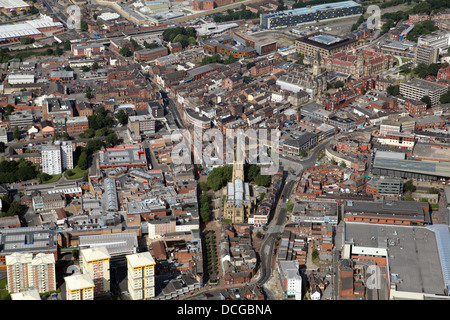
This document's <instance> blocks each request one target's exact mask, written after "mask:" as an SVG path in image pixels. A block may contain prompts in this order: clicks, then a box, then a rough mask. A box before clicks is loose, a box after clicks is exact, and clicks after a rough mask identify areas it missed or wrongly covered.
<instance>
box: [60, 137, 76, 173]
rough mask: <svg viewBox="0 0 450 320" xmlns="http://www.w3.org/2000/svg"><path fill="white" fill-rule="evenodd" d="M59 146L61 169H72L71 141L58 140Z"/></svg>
mask: <svg viewBox="0 0 450 320" xmlns="http://www.w3.org/2000/svg"><path fill="white" fill-rule="evenodd" d="M58 144H59V145H60V147H61V160H62V169H63V170H67V169H73V145H72V141H58Z"/></svg>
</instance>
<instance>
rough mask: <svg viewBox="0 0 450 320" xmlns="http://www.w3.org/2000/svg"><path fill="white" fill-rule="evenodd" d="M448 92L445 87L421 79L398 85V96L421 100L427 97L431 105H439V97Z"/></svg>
mask: <svg viewBox="0 0 450 320" xmlns="http://www.w3.org/2000/svg"><path fill="white" fill-rule="evenodd" d="M447 91H448V87H447V86H446V85H442V84H438V83H435V82H430V81H426V80H423V79H418V78H413V79H411V80H408V81H405V82H402V83H400V94H401V95H402V96H404V97H405V98H408V99H413V100H421V99H422V98H423V97H425V96H428V97H430V99H431V105H435V104H437V103H439V98H440V97H441V95H443V94H444V93H446V92H447Z"/></svg>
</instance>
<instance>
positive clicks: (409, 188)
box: [405, 180, 416, 192]
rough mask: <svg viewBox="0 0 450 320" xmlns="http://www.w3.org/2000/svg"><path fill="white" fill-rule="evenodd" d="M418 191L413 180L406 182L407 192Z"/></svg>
mask: <svg viewBox="0 0 450 320" xmlns="http://www.w3.org/2000/svg"><path fill="white" fill-rule="evenodd" d="M414 191H416V187H415V186H414V183H413V181H412V180H408V181H406V182H405V192H414Z"/></svg>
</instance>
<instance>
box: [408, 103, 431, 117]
mask: <svg viewBox="0 0 450 320" xmlns="http://www.w3.org/2000/svg"><path fill="white" fill-rule="evenodd" d="M405 108H406V110H408V112H409V113H410V114H411V115H412V116H417V115H422V114H424V113H425V112H426V111H427V104H426V103H425V102H422V101H418V100H412V99H408V100H407V101H406V102H405Z"/></svg>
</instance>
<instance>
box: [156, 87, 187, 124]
mask: <svg viewBox="0 0 450 320" xmlns="http://www.w3.org/2000/svg"><path fill="white" fill-rule="evenodd" d="M160 93H161V95H162V97H163V100H164V104H165V106H166V108H167V109H168V110H169V111H170V113H171V114H172V115H173V117H174V119H175V122H176V123H177V126H178V128H180V129H186V127H185V125H184V123H183V117H182V116H181V115H180V113H179V112H178V108H177V106H176V105H175V103H174V102H173V100H172V99H171V98H170V97H169V95H168V94H167V93H166V92H165V91H163V90H160Z"/></svg>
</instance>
